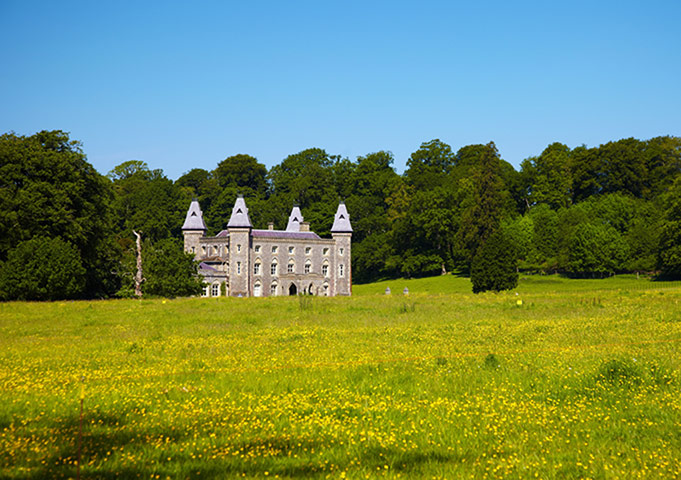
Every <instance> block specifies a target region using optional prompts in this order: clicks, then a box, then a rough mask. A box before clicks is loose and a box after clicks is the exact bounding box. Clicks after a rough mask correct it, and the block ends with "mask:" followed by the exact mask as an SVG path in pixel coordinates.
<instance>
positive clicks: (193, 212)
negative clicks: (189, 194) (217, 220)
mask: <svg viewBox="0 0 681 480" xmlns="http://www.w3.org/2000/svg"><path fill="white" fill-rule="evenodd" d="M182 230H203V231H204V232H205V231H206V224H205V222H204V221H203V212H202V211H201V206H200V205H199V201H198V200H197V199H194V200H192V203H190V204H189V210H187V217H186V218H185V219H184V224H183V225H182Z"/></svg>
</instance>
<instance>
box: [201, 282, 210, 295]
mask: <svg viewBox="0 0 681 480" xmlns="http://www.w3.org/2000/svg"><path fill="white" fill-rule="evenodd" d="M208 288H209V287H208V284H207V283H204V284H203V292H202V293H201V296H202V297H207V296H208Z"/></svg>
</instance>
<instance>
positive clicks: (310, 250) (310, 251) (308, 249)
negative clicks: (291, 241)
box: [305, 247, 312, 255]
mask: <svg viewBox="0 0 681 480" xmlns="http://www.w3.org/2000/svg"><path fill="white" fill-rule="evenodd" d="M310 253H312V247H305V255H309V254H310Z"/></svg>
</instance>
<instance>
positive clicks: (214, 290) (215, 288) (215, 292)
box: [210, 283, 220, 297]
mask: <svg viewBox="0 0 681 480" xmlns="http://www.w3.org/2000/svg"><path fill="white" fill-rule="evenodd" d="M210 296H211V297H219V296H220V284H219V283H214V284H213V285H212V286H211V287H210Z"/></svg>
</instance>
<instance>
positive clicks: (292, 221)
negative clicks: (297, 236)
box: [286, 205, 303, 232]
mask: <svg viewBox="0 0 681 480" xmlns="http://www.w3.org/2000/svg"><path fill="white" fill-rule="evenodd" d="M302 221H303V214H302V213H300V207H299V206H298V205H293V209H292V210H291V215H289V216H288V224H287V225H286V231H287V232H300V223H301V222H302Z"/></svg>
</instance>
